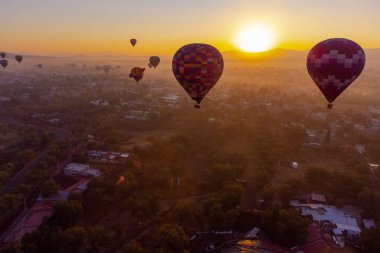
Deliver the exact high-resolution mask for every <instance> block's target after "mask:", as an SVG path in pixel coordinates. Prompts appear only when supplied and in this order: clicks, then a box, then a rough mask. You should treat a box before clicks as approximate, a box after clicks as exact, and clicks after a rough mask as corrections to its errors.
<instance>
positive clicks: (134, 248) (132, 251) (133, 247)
mask: <svg viewBox="0 0 380 253" xmlns="http://www.w3.org/2000/svg"><path fill="white" fill-rule="evenodd" d="M117 253H147V251H146V250H145V249H144V248H143V247H142V246H141V244H140V243H138V242H136V241H135V240H132V241H130V242H128V243H127V244H125V245H124V246H123V248H122V249H121V250H119V251H118V252H117Z"/></svg>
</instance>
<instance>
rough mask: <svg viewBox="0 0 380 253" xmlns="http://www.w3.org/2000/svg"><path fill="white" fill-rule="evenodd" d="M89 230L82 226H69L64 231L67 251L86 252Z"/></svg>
mask: <svg viewBox="0 0 380 253" xmlns="http://www.w3.org/2000/svg"><path fill="white" fill-rule="evenodd" d="M86 237H87V232H86V230H85V229H84V228H82V227H80V226H74V227H71V228H68V229H66V230H65V231H64V233H63V239H62V241H63V242H64V245H65V252H68V253H78V252H84V249H85V248H86V245H87V244H86V239H87V238H86Z"/></svg>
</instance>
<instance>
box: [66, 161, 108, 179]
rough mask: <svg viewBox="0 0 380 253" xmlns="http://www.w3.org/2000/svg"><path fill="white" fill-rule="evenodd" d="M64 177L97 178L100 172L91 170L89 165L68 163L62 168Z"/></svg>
mask: <svg viewBox="0 0 380 253" xmlns="http://www.w3.org/2000/svg"><path fill="white" fill-rule="evenodd" d="M63 174H64V175H65V176H85V177H98V176H100V175H101V172H100V171H99V170H96V169H91V168H90V165H88V164H82V163H69V164H68V165H66V167H65V168H63Z"/></svg>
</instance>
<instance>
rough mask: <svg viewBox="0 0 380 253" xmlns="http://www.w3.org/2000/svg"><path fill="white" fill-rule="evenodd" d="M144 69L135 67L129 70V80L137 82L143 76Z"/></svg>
mask: <svg viewBox="0 0 380 253" xmlns="http://www.w3.org/2000/svg"><path fill="white" fill-rule="evenodd" d="M144 71H145V68H139V67H135V68H133V69H132V70H131V74H129V78H133V79H135V80H136V82H139V81H140V80H141V79H142V78H143V76H144Z"/></svg>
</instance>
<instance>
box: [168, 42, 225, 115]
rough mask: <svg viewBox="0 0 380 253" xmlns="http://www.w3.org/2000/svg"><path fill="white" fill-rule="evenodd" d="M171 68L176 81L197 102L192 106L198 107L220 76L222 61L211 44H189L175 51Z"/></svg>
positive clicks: (222, 66)
mask: <svg viewBox="0 0 380 253" xmlns="http://www.w3.org/2000/svg"><path fill="white" fill-rule="evenodd" d="M172 68H173V73H174V76H175V78H176V79H177V81H178V82H179V83H180V84H181V86H182V87H183V88H184V89H185V91H186V92H187V93H188V94H189V95H190V97H191V98H192V99H193V100H195V101H196V102H197V104H196V105H194V108H200V103H201V101H202V99H203V98H204V97H205V96H206V94H207V93H208V92H209V90H210V89H211V88H212V87H213V86H214V85H215V84H216V83H217V82H218V80H219V78H220V77H221V76H222V73H223V68H224V61H223V57H222V55H221V54H220V52H219V51H218V50H217V49H216V48H215V47H213V46H210V45H207V44H189V45H186V46H183V47H182V48H180V49H179V50H178V51H177V52H176V53H175V55H174V57H173V62H172Z"/></svg>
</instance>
